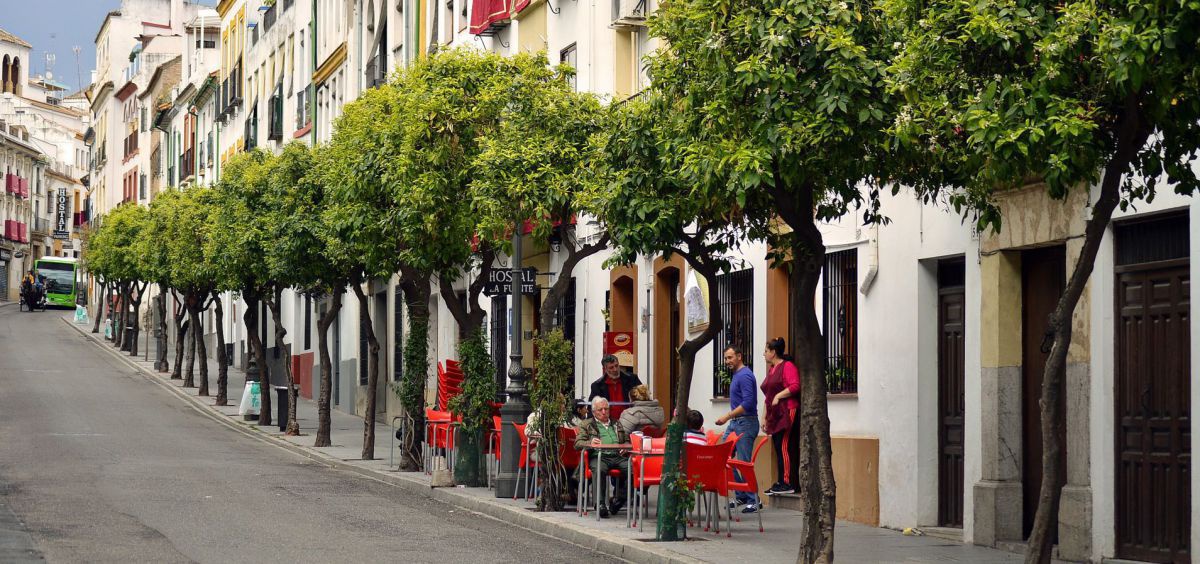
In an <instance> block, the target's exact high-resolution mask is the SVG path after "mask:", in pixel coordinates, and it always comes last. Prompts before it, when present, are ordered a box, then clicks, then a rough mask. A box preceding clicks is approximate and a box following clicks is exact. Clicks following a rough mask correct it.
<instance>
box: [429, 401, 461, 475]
mask: <svg viewBox="0 0 1200 564" xmlns="http://www.w3.org/2000/svg"><path fill="white" fill-rule="evenodd" d="M452 420H453V417H452V416H451V414H450V412H448V411H438V410H435V409H430V408H425V445H424V448H423V453H422V454H423V458H424V461H423V462H424V465H425V473H426V474H429V473H430V472H431V471H432V464H431V463H432V458H433V455H434V453H435V452H437V449H439V448H440V449H447V450H448V449H452V448H454V433H453V432H452V429H451V427H452V426H451V425H450V422H451V421H452Z"/></svg>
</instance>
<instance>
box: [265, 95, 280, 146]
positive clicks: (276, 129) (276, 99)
mask: <svg viewBox="0 0 1200 564" xmlns="http://www.w3.org/2000/svg"><path fill="white" fill-rule="evenodd" d="M267 139H270V140H272V141H283V87H282V86H277V87H275V94H274V95H272V96H271V100H270V102H268V107H267Z"/></svg>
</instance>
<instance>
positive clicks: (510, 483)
mask: <svg viewBox="0 0 1200 564" xmlns="http://www.w3.org/2000/svg"><path fill="white" fill-rule="evenodd" d="M509 262H510V264H509V266H510V268H511V269H512V286H511V287H510V289H509V295H510V296H512V319H513V320H512V335H513V338H512V343H510V346H511V347H512V348H511V350H510V354H509V355H508V359H509V360H508V387H507V388H506V389H505V391H506V392H507V393H508V398H507V399H506V400H505V401H504V406H503V407H501V408H500V420H501V425H500V452H501V453H506V454H504V455H502V456H501V458H500V472H499V473H498V474H497V476H496V497H507V498H511V497H514V496H517V495H523V494H524V493H525V492H523V491H521V484H520V483H519V482H518V481H517V463H518V461H517V455H518V453H520V452H521V438H520V437H518V436H517V428H516V427H514V426H513V425H514V424H519V425H524V424H525V421H526V420H528V419H529V411H530V407H529V400H528V399H527V398H526V394H525V368H524V367H522V366H521V357H522V354H521V344H522V342H523V341H524V337H525V335H524V331H523V330H522V327H521V297H522V296H521V282H522V280H521V222H520V221H518V222H517V223H516V230H515V231H514V232H513V252H512V256H511V257H509Z"/></svg>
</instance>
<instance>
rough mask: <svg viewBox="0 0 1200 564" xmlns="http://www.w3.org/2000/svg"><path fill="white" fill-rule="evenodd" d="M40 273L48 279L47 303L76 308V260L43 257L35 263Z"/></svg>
mask: <svg viewBox="0 0 1200 564" xmlns="http://www.w3.org/2000/svg"><path fill="white" fill-rule="evenodd" d="M34 268H37V271H38V275H39V276H42V277H44V278H45V279H46V305H48V306H55V307H66V308H71V309H75V290H76V288H77V287H78V286H79V284H77V283H76V281H75V273H76V260H75V259H73V258H65V257H42V258H40V259H38V260H37V263H36V264H35V265H34Z"/></svg>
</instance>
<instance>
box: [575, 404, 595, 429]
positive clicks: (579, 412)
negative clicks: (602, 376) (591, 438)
mask: <svg viewBox="0 0 1200 564" xmlns="http://www.w3.org/2000/svg"><path fill="white" fill-rule="evenodd" d="M589 417H591V416H590V415H588V402H587V401H584V400H581V399H577V400H575V406H574V408H573V409H572V410H571V417H570V424H571V426H572V427H574V428H575V429H576V430H578V429H579V426H580V425H583V422H584V421H587V420H588V418H589Z"/></svg>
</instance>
